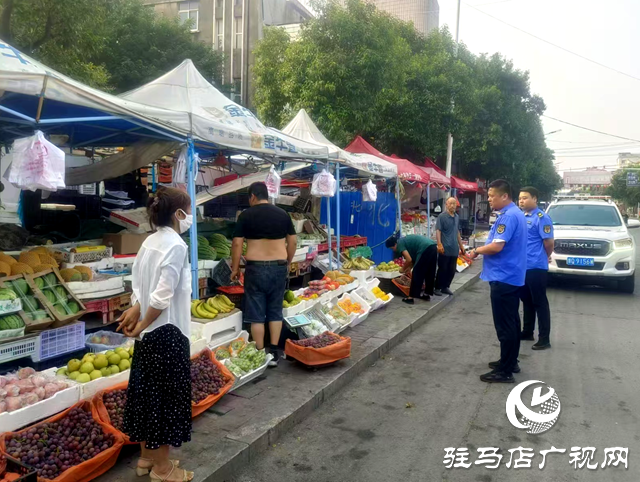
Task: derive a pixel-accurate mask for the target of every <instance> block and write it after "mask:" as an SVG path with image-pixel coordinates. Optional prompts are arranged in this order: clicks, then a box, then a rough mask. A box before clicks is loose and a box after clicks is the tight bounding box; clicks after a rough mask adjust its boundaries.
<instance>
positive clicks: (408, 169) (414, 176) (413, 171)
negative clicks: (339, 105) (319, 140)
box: [344, 136, 429, 184]
mask: <svg viewBox="0 0 640 482" xmlns="http://www.w3.org/2000/svg"><path fill="white" fill-rule="evenodd" d="M344 150H345V151H348V152H353V153H362V154H368V155H371V156H375V157H377V158H379V159H382V160H385V161H387V162H391V163H392V164H395V165H396V166H397V167H398V177H399V178H401V179H403V180H405V181H416V182H422V183H424V184H427V183H428V182H429V175H428V174H427V173H426V172H424V171H421V170H420V169H418V166H416V165H415V164H413V163H412V162H411V161H408V160H406V159H400V158H397V157H390V156H386V155H384V154H383V153H381V152H380V151H379V150H378V149H376V148H375V147H373V146H372V145H371V144H369V143H368V142H367V141H365V140H364V139H363V138H362V137H361V136H356V138H355V139H354V140H353V141H351V144H349V145H348V146H347V147H345V148H344Z"/></svg>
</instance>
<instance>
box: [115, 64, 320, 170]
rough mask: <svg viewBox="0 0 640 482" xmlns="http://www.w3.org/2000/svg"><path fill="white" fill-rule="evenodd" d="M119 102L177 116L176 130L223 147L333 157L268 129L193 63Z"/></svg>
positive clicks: (306, 156) (316, 147) (280, 153)
mask: <svg viewBox="0 0 640 482" xmlns="http://www.w3.org/2000/svg"><path fill="white" fill-rule="evenodd" d="M120 98H122V99H125V100H128V101H133V102H136V103H139V104H143V105H145V106H151V107H154V108H161V109H163V110H165V109H166V110H168V111H170V112H173V113H175V115H174V116H173V122H174V124H173V125H177V126H179V127H180V128H181V129H183V130H185V131H187V132H192V133H193V134H194V137H196V138H199V139H203V140H205V141H210V142H214V143H216V144H219V145H223V146H228V147H232V148H235V149H238V150H242V151H248V152H259V153H264V154H271V155H277V156H280V157H297V158H300V157H304V158H314V159H327V158H328V157H329V156H328V154H329V150H328V149H327V147H326V146H324V145H320V144H317V143H314V142H312V141H306V140H301V139H296V138H295V137H292V136H290V135H288V134H285V133H282V132H280V131H277V130H276V129H272V128H269V127H266V126H265V125H264V124H262V122H260V120H259V119H258V118H257V117H256V116H255V115H254V114H253V112H251V111H250V110H249V109H247V108H246V107H242V106H241V105H239V104H236V103H235V102H233V101H232V100H230V99H229V98H228V97H226V96H225V95H224V94H222V92H220V91H219V90H218V89H216V88H215V87H214V86H213V85H211V84H210V83H209V82H208V81H207V79H205V78H204V77H203V76H202V75H201V74H200V72H199V71H198V69H196V67H195V65H193V62H192V61H191V60H189V59H187V60H185V61H183V62H182V63H181V64H180V65H178V66H177V67H176V68H175V69H173V70H171V71H170V72H167V73H166V74H164V75H163V76H161V77H159V78H157V79H156V80H153V81H151V82H149V83H148V84H145V85H143V86H142V87H138V88H137V89H135V90H132V91H129V92H126V93H124V94H122V95H121V96H120Z"/></svg>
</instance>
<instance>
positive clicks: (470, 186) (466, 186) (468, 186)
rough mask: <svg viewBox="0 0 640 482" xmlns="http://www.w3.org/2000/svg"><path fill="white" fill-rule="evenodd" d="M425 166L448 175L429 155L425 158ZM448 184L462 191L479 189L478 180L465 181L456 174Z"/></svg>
mask: <svg viewBox="0 0 640 482" xmlns="http://www.w3.org/2000/svg"><path fill="white" fill-rule="evenodd" d="M424 167H426V168H432V169H434V170H436V171H437V172H439V173H440V174H442V175H443V176H445V177H446V173H445V171H444V170H443V169H441V168H439V167H438V165H437V164H436V163H435V162H433V161H432V160H431V159H429V158H428V157H427V158H425V160H424ZM434 181H435V180H434ZM435 182H439V181H435ZM447 184H451V187H452V188H454V189H460V190H461V191H477V190H478V183H477V182H471V181H465V180H464V179H460V178H459V177H456V176H451V181H450V182H449V183H447Z"/></svg>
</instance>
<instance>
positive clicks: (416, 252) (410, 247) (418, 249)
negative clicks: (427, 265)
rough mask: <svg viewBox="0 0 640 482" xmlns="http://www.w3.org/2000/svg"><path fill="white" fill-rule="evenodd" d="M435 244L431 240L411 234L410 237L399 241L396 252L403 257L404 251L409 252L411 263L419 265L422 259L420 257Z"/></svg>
mask: <svg viewBox="0 0 640 482" xmlns="http://www.w3.org/2000/svg"><path fill="white" fill-rule="evenodd" d="M434 244H436V242H435V241H433V240H432V239H431V238H427V237H426V236H419V235H417V234H410V235H409V236H405V237H404V238H400V239H399V240H398V246H397V247H396V252H397V253H399V254H400V255H402V252H403V251H408V252H409V256H411V261H413V264H414V265H416V264H418V260H419V259H420V256H422V253H423V252H424V250H425V249H427V248H428V247H429V246H432V245H434Z"/></svg>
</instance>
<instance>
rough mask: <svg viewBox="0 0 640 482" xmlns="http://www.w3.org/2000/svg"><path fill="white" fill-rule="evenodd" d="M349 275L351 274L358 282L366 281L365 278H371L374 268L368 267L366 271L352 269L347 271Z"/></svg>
mask: <svg viewBox="0 0 640 482" xmlns="http://www.w3.org/2000/svg"><path fill="white" fill-rule="evenodd" d="M349 276H352V277H353V278H355V279H357V280H358V281H359V282H360V284H364V283H366V281H367V280H369V279H371V278H373V276H374V270H373V268H369V269H368V270H366V271H364V270H355V269H352V270H351V271H350V272H349Z"/></svg>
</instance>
